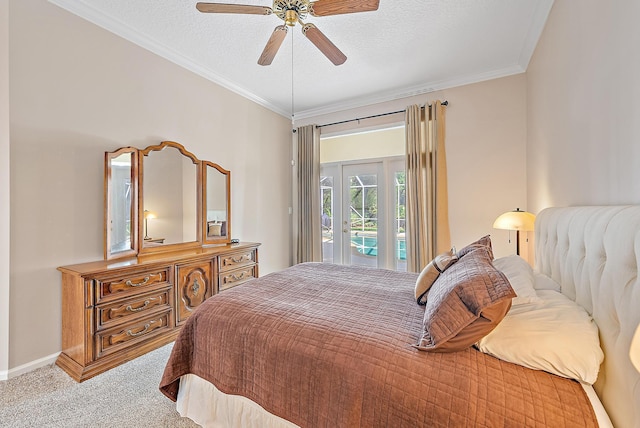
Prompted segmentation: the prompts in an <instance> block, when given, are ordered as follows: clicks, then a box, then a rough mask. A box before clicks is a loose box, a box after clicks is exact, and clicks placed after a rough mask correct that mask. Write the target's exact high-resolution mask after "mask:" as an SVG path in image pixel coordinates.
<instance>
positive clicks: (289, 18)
mask: <svg viewBox="0 0 640 428" xmlns="http://www.w3.org/2000/svg"><path fill="white" fill-rule="evenodd" d="M284 22H285V24H287V25H288V26H289V27H295V25H296V23H297V22H298V12H296V11H295V10H293V9H289V10H287V12H286V13H285V18H284Z"/></svg>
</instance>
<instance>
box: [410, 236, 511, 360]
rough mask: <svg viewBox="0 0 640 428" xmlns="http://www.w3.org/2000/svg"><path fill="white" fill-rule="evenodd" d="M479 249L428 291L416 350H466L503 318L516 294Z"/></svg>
mask: <svg viewBox="0 0 640 428" xmlns="http://www.w3.org/2000/svg"><path fill="white" fill-rule="evenodd" d="M491 259H492V255H491V253H490V251H489V250H488V249H487V248H486V247H479V248H476V249H475V250H472V251H470V252H468V253H466V254H465V256H464V257H463V258H461V259H459V260H458V261H457V262H456V263H454V264H453V265H452V266H451V267H450V268H449V269H447V270H446V271H444V273H442V274H441V275H440V276H439V277H438V280H437V281H435V282H434V284H433V285H432V286H431V289H430V290H429V299H428V300H427V303H426V305H425V311H424V318H423V328H422V335H421V337H420V340H419V342H418V344H417V345H414V346H415V347H416V348H418V349H420V350H424V351H433V352H454V351H459V350H462V349H466V348H468V347H470V346H471V345H473V344H474V343H476V342H477V341H478V340H480V339H481V338H482V337H484V336H485V335H487V334H488V333H489V332H490V331H491V330H493V329H494V328H495V326H496V325H498V323H499V322H500V321H501V320H502V318H504V316H505V315H506V313H507V312H508V311H509V308H510V307H511V299H512V298H513V297H515V295H516V294H515V293H514V291H513V288H511V285H510V284H509V281H508V280H507V278H506V277H505V275H504V274H503V273H502V272H500V271H499V270H498V269H496V268H495V267H494V266H493V265H492V264H491Z"/></svg>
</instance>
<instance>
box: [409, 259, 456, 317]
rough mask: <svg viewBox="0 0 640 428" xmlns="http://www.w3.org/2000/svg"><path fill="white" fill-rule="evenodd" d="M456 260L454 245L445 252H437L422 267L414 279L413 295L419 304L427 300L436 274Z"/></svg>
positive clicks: (436, 276)
mask: <svg viewBox="0 0 640 428" xmlns="http://www.w3.org/2000/svg"><path fill="white" fill-rule="evenodd" d="M457 260H458V256H457V255H456V249H455V247H454V248H452V249H451V250H449V252H447V253H442V254H438V255H437V256H436V257H435V258H434V259H433V260H431V261H430V262H429V264H428V265H426V266H425V267H424V269H422V272H420V275H419V276H418V279H417V280H416V287H415V296H416V301H417V302H418V304H419V305H424V304H426V302H427V292H428V291H429V288H431V286H432V285H433V283H434V282H435V280H436V279H438V276H440V274H441V273H442V272H444V271H445V270H447V268H449V266H451V265H452V264H454V263H455V262H456V261H457Z"/></svg>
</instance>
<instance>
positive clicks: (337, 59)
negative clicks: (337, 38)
mask: <svg viewBox="0 0 640 428" xmlns="http://www.w3.org/2000/svg"><path fill="white" fill-rule="evenodd" d="M302 34H304V35H305V36H307V39H309V40H311V43H313V44H314V45H316V47H317V48H318V49H320V51H321V52H322V53H323V54H324V55H325V56H326V57H327V58H329V61H331V62H332V63H333V64H334V65H340V64H344V62H345V61H346V60H347V57H346V56H345V54H343V53H342V52H341V51H340V49H338V48H337V47H336V45H334V44H333V43H331V40H329V39H328V38H327V36H325V35H324V34H323V33H322V31H320V30H318V27H316V26H315V25H313V24H304V25H303V26H302Z"/></svg>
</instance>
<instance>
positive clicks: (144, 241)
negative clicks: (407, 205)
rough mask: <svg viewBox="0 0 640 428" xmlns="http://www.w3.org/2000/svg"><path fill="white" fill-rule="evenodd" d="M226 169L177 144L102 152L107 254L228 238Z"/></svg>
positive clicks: (113, 255) (123, 254)
mask: <svg viewBox="0 0 640 428" xmlns="http://www.w3.org/2000/svg"><path fill="white" fill-rule="evenodd" d="M230 188H231V185H230V172H229V171H227V170H225V169H224V168H222V167H220V166H219V165H217V164H215V163H213V162H209V161H200V160H198V158H196V157H195V156H194V155H193V154H192V153H190V152H188V151H187V150H186V149H185V148H184V147H183V146H182V145H181V144H179V143H176V142H173V141H163V142H162V143H161V144H158V145H155V146H149V147H147V148H145V149H143V150H139V149H136V148H134V147H126V148H123V149H119V150H116V151H115V152H110V153H106V154H105V232H104V236H105V240H104V242H105V247H104V252H105V259H115V258H121V257H128V256H135V255H142V254H148V253H157V252H163V251H171V250H181V249H188V248H197V247H200V246H202V245H209V244H222V243H229V242H230V241H231V204H230V199H231V195H230Z"/></svg>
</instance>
